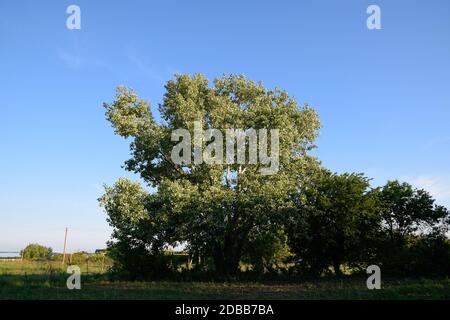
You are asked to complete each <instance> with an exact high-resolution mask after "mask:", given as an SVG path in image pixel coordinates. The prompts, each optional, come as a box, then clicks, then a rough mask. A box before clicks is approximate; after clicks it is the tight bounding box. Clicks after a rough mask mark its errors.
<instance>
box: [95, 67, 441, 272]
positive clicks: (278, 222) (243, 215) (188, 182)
mask: <svg viewBox="0 0 450 320" xmlns="http://www.w3.org/2000/svg"><path fill="white" fill-rule="evenodd" d="M165 89H166V92H165V94H164V99H163V102H162V103H161V104H160V105H159V113H160V116H161V118H162V121H161V122H157V121H155V119H154V117H153V115H152V112H151V109H150V104H149V103H147V102H146V101H143V100H141V99H140V98H138V96H137V94H136V93H135V92H134V91H132V90H130V89H128V88H125V87H119V88H118V90H117V96H116V98H115V101H113V102H112V103H111V104H105V105H104V106H105V109H106V118H107V120H108V121H109V122H110V123H111V125H112V127H113V128H114V130H115V133H116V134H118V135H120V136H122V137H124V138H127V139H129V141H130V150H131V158H130V159H129V160H127V161H126V162H125V168H126V169H127V170H128V171H131V172H134V173H136V174H138V175H139V176H140V177H141V178H142V180H143V182H144V184H145V186H141V184H140V183H138V182H133V181H130V180H128V179H126V178H120V179H119V180H118V181H117V182H116V183H115V184H114V185H113V186H105V194H104V195H103V196H102V197H101V198H100V199H99V201H100V204H101V205H102V207H103V208H104V209H105V211H106V213H107V216H108V218H107V219H108V222H109V224H110V225H111V226H112V227H113V234H112V239H113V240H112V241H111V243H110V244H109V255H110V257H111V258H112V259H113V260H114V266H113V270H114V271H117V273H118V274H121V275H125V276H126V277H128V278H133V279H148V278H155V277H164V276H165V275H169V274H171V273H173V272H175V271H176V270H178V269H179V268H178V267H179V265H178V264H177V263H175V264H174V263H173V261H174V259H173V257H172V258H171V257H170V255H167V254H165V250H166V249H167V248H169V247H170V246H171V247H176V246H178V245H183V246H184V247H185V249H186V250H187V253H188V255H189V256H190V257H192V258H193V259H192V261H193V264H194V266H193V267H194V270H193V271H192V272H204V273H205V274H211V273H214V274H216V275H221V276H222V275H224V276H228V275H232V276H233V275H234V274H235V273H236V272H237V271H238V270H239V266H240V263H247V264H250V266H251V268H250V269H253V270H254V271H256V272H260V273H263V272H267V271H271V269H273V268H277V269H283V268H285V267H286V266H288V265H291V264H292V263H293V264H295V268H296V270H297V271H301V272H307V273H312V274H316V275H318V274H323V273H326V272H329V270H330V266H332V267H333V268H334V272H335V274H338V275H339V274H340V273H341V267H342V266H346V267H349V268H351V269H352V270H356V271H360V270H363V269H364V268H365V267H366V266H367V265H370V264H379V265H380V266H382V268H383V272H387V273H397V274H402V275H418V274H421V275H427V274H435V273H439V274H441V275H442V274H447V275H448V274H449V272H448V270H449V269H448V263H447V261H448V259H447V257H448V240H447V238H446V236H445V232H446V230H448V224H449V223H450V215H449V212H448V210H447V209H445V208H444V207H442V206H437V205H435V204H434V199H433V198H432V197H431V196H430V195H429V194H428V193H427V192H426V191H424V190H415V189H413V188H412V186H410V185H408V184H405V183H400V182H398V181H390V182H388V183H387V184H386V185H385V186H384V187H382V188H376V189H372V188H371V187H370V183H369V182H370V179H368V178H367V177H365V176H364V175H362V174H355V173H352V174H349V173H344V174H341V175H339V174H333V173H331V172H329V171H328V170H326V169H323V168H321V165H320V163H319V162H318V161H317V159H315V158H314V157H312V156H310V155H309V154H308V152H309V151H310V150H311V149H312V148H314V147H315V145H314V140H315V138H316V137H317V135H318V130H319V129H320V122H319V118H318V116H317V114H316V112H315V111H314V110H313V109H312V108H310V107H309V106H307V105H305V106H303V107H300V106H298V105H297V102H296V101H295V99H294V98H292V97H291V96H289V95H288V93H286V92H285V91H282V90H280V89H273V90H268V89H266V88H265V87H264V86H263V85H262V84H261V83H259V82H254V81H251V80H248V79H246V78H245V77H244V76H234V75H231V76H224V77H221V78H218V79H215V80H214V81H213V83H209V82H208V80H207V79H206V78H205V77H204V76H203V75H199V74H197V75H194V76H189V75H177V76H176V77H175V79H173V80H170V81H168V82H167V84H166V85H165ZM195 121H200V122H201V124H202V129H203V130H207V129H212V128H215V129H221V130H223V129H227V128H240V129H244V130H247V129H256V130H257V129H263V128H264V129H279V130H280V134H279V137H280V148H279V153H280V154H279V170H278V172H276V173H275V174H273V175H269V176H264V175H261V174H260V171H259V169H260V166H259V165H258V164H248V163H247V164H237V163H236V161H235V163H234V164H227V163H224V164H208V163H202V164H196V163H184V164H177V163H174V161H172V159H171V151H172V149H173V147H174V145H175V144H177V143H178V141H177V142H173V141H172V140H171V134H172V132H173V131H174V130H176V129H180V128H183V129H187V130H188V131H189V133H190V134H191V136H194V122H195ZM202 143H203V145H202V147H203V148H204V147H205V146H206V142H205V141H203V142H202ZM223 147H224V150H222V151H223V154H225V153H226V149H225V148H226V144H224V146H223ZM146 187H151V191H148V190H146ZM288 262H290V263H288ZM183 272H185V273H189V272H191V270H184V271H183Z"/></svg>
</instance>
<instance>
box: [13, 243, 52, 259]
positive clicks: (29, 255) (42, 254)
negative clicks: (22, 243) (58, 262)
mask: <svg viewBox="0 0 450 320" xmlns="http://www.w3.org/2000/svg"><path fill="white" fill-rule="evenodd" d="M20 254H21V256H22V257H23V259H25V260H50V259H51V258H52V255H53V250H52V248H49V247H45V246H42V245H40V244H37V243H32V244H29V245H27V246H26V247H25V248H24V249H23V250H22V251H21V252H20Z"/></svg>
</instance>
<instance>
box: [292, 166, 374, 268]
mask: <svg viewBox="0 0 450 320" xmlns="http://www.w3.org/2000/svg"><path fill="white" fill-rule="evenodd" d="M377 206H378V204H377V197H376V196H375V194H374V193H373V192H371V190H370V188H369V179H368V178H366V177H364V176H363V175H361V174H348V173H346V174H343V175H338V174H332V173H331V172H329V171H327V170H323V171H322V172H321V173H319V174H318V175H316V176H315V177H312V178H311V181H310V182H309V183H308V184H305V185H304V186H303V188H302V190H301V192H300V195H299V199H298V213H297V217H296V218H295V219H292V220H291V221H290V222H289V223H288V224H287V225H286V227H287V230H288V232H289V240H290V245H291V248H292V250H293V251H294V253H295V254H296V256H297V259H298V260H297V261H298V263H299V266H300V267H301V268H303V269H304V270H306V271H308V272H311V273H314V274H320V273H321V272H323V271H324V270H327V269H328V267H329V266H330V265H332V266H333V267H334V271H335V274H337V275H339V274H341V269H340V267H341V265H342V264H343V263H350V262H357V261H359V260H362V259H363V257H364V259H367V256H368V255H369V254H370V253H369V252H367V248H370V246H368V245H367V243H368V242H370V240H371V239H373V238H374V233H375V231H376V230H377V229H378V225H379V220H380V219H379V214H378V211H377Z"/></svg>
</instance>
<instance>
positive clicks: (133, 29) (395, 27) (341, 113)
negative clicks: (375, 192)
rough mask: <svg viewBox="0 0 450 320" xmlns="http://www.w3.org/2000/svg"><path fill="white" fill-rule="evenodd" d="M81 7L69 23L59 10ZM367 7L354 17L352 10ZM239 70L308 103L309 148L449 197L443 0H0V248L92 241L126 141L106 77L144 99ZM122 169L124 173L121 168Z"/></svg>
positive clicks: (448, 27)
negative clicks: (319, 125)
mask: <svg viewBox="0 0 450 320" xmlns="http://www.w3.org/2000/svg"><path fill="white" fill-rule="evenodd" d="M70 4H76V5H79V6H80V8H81V21H82V22H81V30H68V29H67V28H66V19H67V17H68V14H66V8H67V6H69V5H70ZM369 4H377V5H379V6H380V8H381V14H382V16H381V19H382V30H368V29H367V27H366V19H367V16H368V15H367V14H366V8H367V6H368V5H369ZM196 72H200V73H204V74H205V75H206V76H207V77H208V78H210V79H212V78H214V77H216V76H220V75H222V74H224V73H243V74H245V75H246V76H247V77H249V78H251V79H255V80H262V81H263V83H264V84H265V85H266V86H267V87H274V86H279V87H281V88H283V89H286V90H287V91H288V92H289V93H290V94H292V95H294V96H295V97H296V98H297V100H298V101H299V102H300V103H304V102H307V103H309V104H310V105H312V106H313V107H315V108H316V109H317V110H318V112H319V114H320V117H321V120H322V122H323V126H324V127H323V129H322V131H321V137H320V139H319V140H318V146H319V148H318V149H317V150H316V151H315V154H317V156H318V157H319V158H320V159H321V160H322V161H323V163H324V165H325V166H326V167H328V168H330V169H331V170H334V171H337V172H344V171H356V172H364V173H366V174H367V175H368V176H370V177H372V178H374V181H373V183H374V185H379V184H382V183H384V182H386V180H387V179H396V178H398V179H402V180H406V181H409V182H411V183H413V184H414V185H416V186H418V187H425V188H427V189H428V190H429V191H431V192H432V193H433V194H434V195H435V196H436V197H437V199H438V201H439V203H441V204H445V205H447V206H450V171H449V167H450V165H449V163H450V127H449V125H450V1H448V0H440V1H439V0H433V1H425V0H417V1H406V0H405V1H400V0H396V1H381V0H376V1H375V0H374V1H365V0H364V1H363V0H352V1H325V0H321V1H318V0H314V1H313V0H310V1H262V0H254V1H237V0H235V1H220V3H219V1H210V0H203V1H181V0H178V1H99V0H96V1H81V0H73V1H23V0H18V1H1V2H0V111H1V117H0V119H1V120H0V135H1V137H2V139H1V140H0V150H1V156H0V179H1V180H0V181H1V182H0V251H5V250H19V249H20V248H22V247H23V246H24V245H26V244H27V243H29V242H39V243H42V244H46V245H50V246H52V247H53V248H54V250H56V251H59V250H61V248H62V244H63V235H64V227H66V226H67V227H69V250H76V249H84V250H93V249H95V248H100V247H104V243H105V241H106V240H107V239H108V237H109V234H110V230H109V227H108V226H107V223H106V220H105V215H104V213H103V212H102V210H101V209H100V208H99V207H98V204H97V200H96V199H97V198H98V197H99V196H100V194H101V192H102V189H101V186H102V184H103V183H108V184H111V183H113V182H114V181H115V180H116V179H117V178H118V177H119V176H121V175H124V174H125V173H124V170H123V169H122V168H121V165H122V164H123V161H125V160H126V159H128V156H129V151H128V143H127V142H126V141H123V140H122V139H121V138H119V137H117V136H114V134H113V131H112V130H111V128H110V126H109V123H107V122H106V121H105V119H104V111H103V108H102V103H103V102H105V101H106V102H108V101H111V100H112V99H113V97H114V91H115V88H116V86H117V85H119V84H124V85H127V86H131V87H132V88H134V89H135V90H136V91H137V92H138V94H139V95H140V96H141V97H143V98H145V99H148V100H149V101H150V102H151V104H152V109H153V110H154V111H156V107H157V104H158V103H159V102H160V101H161V97H162V95H163V92H164V88H163V84H164V82H165V81H167V80H168V79H170V78H171V77H172V76H173V74H174V73H196ZM128 176H130V175H128Z"/></svg>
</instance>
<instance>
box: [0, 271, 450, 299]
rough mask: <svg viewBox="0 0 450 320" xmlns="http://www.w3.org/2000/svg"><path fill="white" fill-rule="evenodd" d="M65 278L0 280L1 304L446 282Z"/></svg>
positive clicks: (388, 295)
mask: <svg viewBox="0 0 450 320" xmlns="http://www.w3.org/2000/svg"><path fill="white" fill-rule="evenodd" d="M67 277H68V275H67V274H65V273H55V274H51V275H48V274H47V275H43V274H30V275H0V299H82V300H86V299H87V300H97V299H108V300H109V299H357V300H358V299H364V300H366V299H370V300H373V299H450V280H449V279H384V280H382V289H381V290H368V289H367V287H366V278H365V277H361V276H358V277H356V276H345V277H341V278H334V277H333V278H332V277H325V278H316V279H303V280H301V279H293V280H292V281H291V282H287V281H285V279H282V281H275V280H274V279H269V280H267V281H258V282H251V281H215V282H208V281H203V282H199V281H192V282H188V281H135V282H131V281H118V280H112V279H111V278H110V277H109V275H107V274H89V275H82V278H81V281H82V284H81V290H68V289H67V287H66V281H67Z"/></svg>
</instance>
